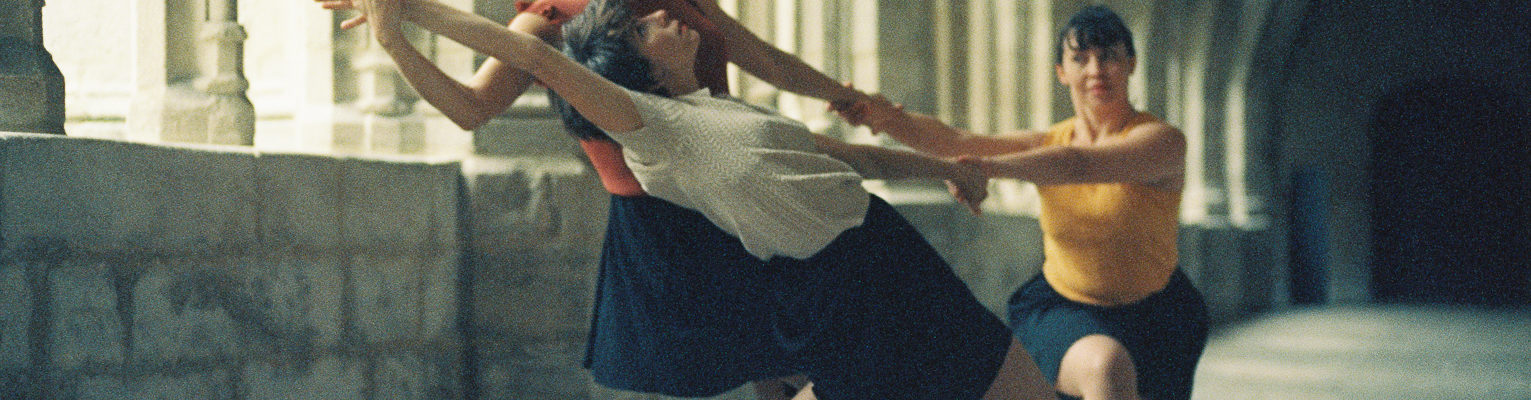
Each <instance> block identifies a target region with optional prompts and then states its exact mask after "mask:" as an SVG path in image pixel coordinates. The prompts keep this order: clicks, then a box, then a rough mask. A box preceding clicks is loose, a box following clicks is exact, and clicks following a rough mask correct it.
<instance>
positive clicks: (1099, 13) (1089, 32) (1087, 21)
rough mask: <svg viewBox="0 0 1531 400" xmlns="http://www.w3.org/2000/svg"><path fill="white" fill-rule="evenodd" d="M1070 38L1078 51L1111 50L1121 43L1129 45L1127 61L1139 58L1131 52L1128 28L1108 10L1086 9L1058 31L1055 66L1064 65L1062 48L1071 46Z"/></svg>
mask: <svg viewBox="0 0 1531 400" xmlns="http://www.w3.org/2000/svg"><path fill="white" fill-rule="evenodd" d="M1070 37H1072V38H1074V44H1077V45H1079V47H1077V48H1074V50H1075V51H1084V50H1089V49H1093V48H1097V47H1099V48H1110V47H1111V46H1115V45H1116V44H1117V43H1122V44H1125V45H1126V48H1127V56H1128V57H1135V56H1137V51H1135V50H1134V49H1133V48H1132V32H1131V31H1129V30H1127V24H1125V23H1122V17H1120V16H1117V15H1116V12H1114V11H1111V9H1109V8H1106V7H1105V6H1100V5H1093V6H1089V7H1085V8H1084V9H1083V10H1079V12H1077V13H1074V16H1073V17H1069V22H1068V24H1065V25H1063V29H1061V30H1059V31H1058V45H1057V46H1056V47H1054V48H1053V51H1054V52H1055V53H1054V56H1053V63H1054V64H1063V47H1064V46H1068V45H1069V42H1068V40H1069V38H1070Z"/></svg>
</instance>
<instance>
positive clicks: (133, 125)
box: [127, 0, 255, 145]
mask: <svg viewBox="0 0 1531 400" xmlns="http://www.w3.org/2000/svg"><path fill="white" fill-rule="evenodd" d="M236 4H237V1H236V0H137V1H136V2H135V3H134V14H135V15H134V23H135V24H136V25H137V26H136V29H135V31H137V32H138V35H139V36H138V38H137V46H136V48H135V51H134V58H135V59H136V60H135V61H136V64H137V69H136V71H135V73H134V75H135V78H134V79H135V80H136V81H137V82H136V83H137V86H138V87H137V90H136V91H135V92H134V101H133V106H132V109H131V110H130V111H129V112H128V132H127V137H128V138H129V139H132V140H138V141H145V142H180V143H211V144H227V145H250V144H253V142H254V136H255V109H254V106H252V105H251V104H250V99H249V98H247V97H246V96H245V90H246V89H247V88H248V87H249V82H248V81H246V80H245V78H244V71H243V68H244V67H243V63H244V55H243V52H244V50H243V43H244V40H245V37H246V35H245V31H244V28H243V27H241V26H240V25H239V24H238V23H237V22H235V21H236V18H237V13H236V11H235V10H236ZM190 32H194V34H195V35H196V36H195V37H193V36H191V34H189V33H190ZM188 54H190V55H192V56H191V57H187V55H188Z"/></svg>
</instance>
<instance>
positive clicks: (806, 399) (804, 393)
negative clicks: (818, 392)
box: [792, 382, 819, 400]
mask: <svg viewBox="0 0 1531 400" xmlns="http://www.w3.org/2000/svg"><path fill="white" fill-rule="evenodd" d="M818 399H819V398H818V397H816V396H814V395H813V382H808V386H803V390H800V391H798V392H797V396H793V397H792V400H818Z"/></svg>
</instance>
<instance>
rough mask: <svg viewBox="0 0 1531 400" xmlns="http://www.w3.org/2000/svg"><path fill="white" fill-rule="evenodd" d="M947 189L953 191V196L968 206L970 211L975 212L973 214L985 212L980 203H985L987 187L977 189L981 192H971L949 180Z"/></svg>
mask: <svg viewBox="0 0 1531 400" xmlns="http://www.w3.org/2000/svg"><path fill="white" fill-rule="evenodd" d="M946 191H947V192H949V193H951V194H952V197H953V198H956V199H957V202H959V203H962V205H963V206H966V207H967V209H968V212H970V213H973V215H982V214H983V208H982V207H981V206H980V205H981V204H983V200H984V198H986V197H988V193H987V192H988V190H987V189H982V188H980V189H978V190H976V191H978V192H980V193H976V194H975V193H969V192H968V191H966V190H963V189H962V187H961V186H959V185H958V184H957V183H956V182H953V181H950V180H948V181H946Z"/></svg>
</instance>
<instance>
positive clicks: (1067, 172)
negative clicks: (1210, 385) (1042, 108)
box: [842, 6, 1207, 399]
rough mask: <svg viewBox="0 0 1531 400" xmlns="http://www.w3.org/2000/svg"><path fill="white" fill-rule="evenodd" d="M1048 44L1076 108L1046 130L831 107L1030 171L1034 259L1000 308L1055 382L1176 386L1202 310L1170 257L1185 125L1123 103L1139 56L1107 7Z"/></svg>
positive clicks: (1200, 332) (1075, 389) (1166, 389)
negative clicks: (990, 128) (1037, 247)
mask: <svg viewBox="0 0 1531 400" xmlns="http://www.w3.org/2000/svg"><path fill="white" fill-rule="evenodd" d="M1056 50H1057V53H1056V54H1057V59H1056V65H1055V67H1054V68H1055V72H1056V73H1057V76H1058V81H1059V82H1060V83H1062V84H1063V85H1064V86H1066V87H1068V89H1069V96H1070V100H1071V101H1072V103H1073V106H1074V113H1075V116H1074V117H1072V118H1069V119H1067V120H1064V121H1062V122H1059V123H1058V124H1056V125H1053V126H1052V128H1051V129H1048V130H1047V131H1040V132H1039V131H1022V132H1015V133H1008V134H996V135H976V134H973V133H970V132H966V131H963V130H960V129H957V128H953V127H951V126H948V125H946V124H945V123H942V122H941V121H939V120H936V119H934V118H931V117H929V116H925V115H918V114H912V113H905V112H903V110H902V109H901V108H900V107H897V106H895V105H893V104H892V103H890V102H889V101H888V100H887V99H884V98H882V97H880V96H879V97H876V98H874V99H873V100H871V102H870V103H869V104H867V105H866V107H861V108H857V109H855V110H857V112H859V113H860V114H856V113H850V112H843V113H842V115H844V116H846V118H847V119H850V120H852V121H859V122H864V123H866V124H867V125H869V126H871V127H872V129H873V130H874V131H878V132H886V133H888V134H889V135H890V136H892V137H893V138H895V139H897V140H899V141H900V142H903V143H905V144H908V145H909V146H911V147H913V148H915V149H917V150H920V151H923V152H926V153H930V154H933V155H938V156H944V157H961V159H962V160H964V161H965V162H968V163H972V164H976V165H978V166H980V167H981V168H982V169H983V170H984V172H985V173H987V174H988V175H989V176H991V177H999V178H1016V179H1023V180H1027V181H1031V182H1033V183H1036V184H1037V187H1038V192H1039V193H1040V194H1041V206H1042V207H1041V208H1042V209H1041V215H1040V217H1039V219H1040V221H1041V225H1042V233H1043V241H1044V247H1043V251H1044V254H1045V255H1046V261H1045V262H1044V263H1043V266H1042V273H1041V274H1039V275H1038V276H1037V277H1036V278H1033V279H1032V280H1031V282H1029V283H1027V284H1026V285H1024V286H1022V287H1021V288H1020V289H1019V290H1017V291H1016V293H1015V295H1014V296H1012V297H1011V301H1010V305H1009V314H1010V315H1009V317H1010V326H1011V328H1012V329H1014V331H1015V334H1016V336H1017V337H1018V338H1019V339H1020V340H1021V342H1022V343H1023V344H1024V345H1025V346H1026V347H1027V350H1028V351H1030V352H1031V354H1032V356H1033V357H1034V359H1035V360H1036V361H1037V363H1038V367H1040V368H1041V370H1042V371H1043V374H1044V375H1047V377H1048V378H1049V379H1052V382H1053V383H1054V384H1055V385H1056V388H1057V390H1058V391H1059V393H1061V394H1064V395H1067V396H1071V397H1076V398H1084V399H1138V398H1148V399H1185V398H1188V397H1190V389H1191V378H1192V375H1193V374H1194V371H1195V367H1196V362H1197V359H1198V358H1200V356H1201V352H1202V348H1203V347H1204V346H1205V344H1206V334H1207V315H1206V306H1205V302H1204V301H1203V299H1202V298H1201V295H1200V294H1199V293H1198V292H1197V291H1196V289H1195V288H1194V287H1192V286H1191V285H1190V283H1189V282H1188V280H1187V279H1186V278H1185V275H1184V274H1183V273H1181V272H1180V271H1179V269H1178V268H1176V262H1177V256H1178V255H1177V253H1176V243H1175V239H1176V233H1177V231H1176V228H1177V221H1178V219H1179V218H1178V216H1179V215H1178V214H1179V204H1180V195H1181V186H1182V185H1183V184H1184V171H1185V147H1186V145H1185V138H1184V136H1183V135H1182V134H1181V132H1180V131H1179V130H1178V129H1176V128H1175V127H1173V126H1170V125H1168V124H1166V123H1164V122H1162V121H1160V120H1159V119H1158V118H1155V117H1154V116H1152V115H1148V114H1146V113H1142V112H1139V111H1137V110H1135V109H1133V107H1132V105H1131V104H1130V103H1129V102H1128V100H1127V78H1128V76H1130V75H1132V72H1133V70H1134V69H1135V68H1136V66H1137V59H1136V57H1135V52H1134V50H1133V47H1132V37H1131V33H1130V32H1128V30H1127V28H1126V26H1125V25H1124V24H1123V23H1122V21H1121V19H1120V17H1118V16H1117V15H1116V14H1115V13H1113V12H1112V11H1111V10H1109V9H1106V8H1104V7H1099V6H1094V7H1089V8H1086V9H1085V10H1084V11H1080V12H1079V13H1078V14H1075V15H1074V17H1073V18H1071V19H1070V20H1069V22H1068V24H1067V25H1066V26H1065V27H1064V28H1063V29H1062V30H1061V31H1060V32H1059V34H1058V46H1057V48H1056Z"/></svg>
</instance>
